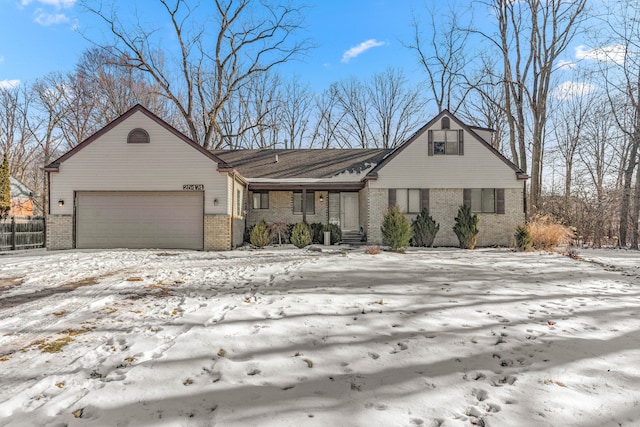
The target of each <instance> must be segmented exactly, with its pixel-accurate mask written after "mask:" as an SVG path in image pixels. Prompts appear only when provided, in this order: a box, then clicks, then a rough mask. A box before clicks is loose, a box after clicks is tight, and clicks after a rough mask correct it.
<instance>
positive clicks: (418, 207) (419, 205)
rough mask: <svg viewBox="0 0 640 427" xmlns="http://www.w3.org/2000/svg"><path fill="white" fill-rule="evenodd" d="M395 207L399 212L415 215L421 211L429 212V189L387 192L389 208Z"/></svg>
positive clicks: (401, 189) (391, 190) (400, 189)
mask: <svg viewBox="0 0 640 427" xmlns="http://www.w3.org/2000/svg"><path fill="white" fill-rule="evenodd" d="M393 205H396V206H398V209H400V212H404V213H409V214H417V213H420V211H422V209H427V211H428V210H429V189H428V188H423V189H415V188H410V189H404V188H396V189H393V188H392V189H390V190H389V206H393Z"/></svg>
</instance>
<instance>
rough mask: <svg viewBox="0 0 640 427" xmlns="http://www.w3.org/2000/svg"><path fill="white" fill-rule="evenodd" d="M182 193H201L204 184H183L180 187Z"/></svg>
mask: <svg viewBox="0 0 640 427" xmlns="http://www.w3.org/2000/svg"><path fill="white" fill-rule="evenodd" d="M182 190H184V191H202V190H204V184H185V185H183V186H182Z"/></svg>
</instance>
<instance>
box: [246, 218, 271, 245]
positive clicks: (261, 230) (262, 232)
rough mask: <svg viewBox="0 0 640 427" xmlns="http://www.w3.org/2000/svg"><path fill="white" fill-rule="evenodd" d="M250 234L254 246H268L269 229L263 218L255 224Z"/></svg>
mask: <svg viewBox="0 0 640 427" xmlns="http://www.w3.org/2000/svg"><path fill="white" fill-rule="evenodd" d="M249 236H250V237H249V241H250V242H251V244H252V245H253V246H257V247H259V248H262V247H264V246H267V245H268V244H269V229H268V228H267V223H266V222H264V220H261V221H260V222H259V223H257V224H256V225H254V226H253V228H252V229H251V233H250V235H249Z"/></svg>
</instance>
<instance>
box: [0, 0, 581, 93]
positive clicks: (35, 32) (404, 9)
mask: <svg viewBox="0 0 640 427" xmlns="http://www.w3.org/2000/svg"><path fill="white" fill-rule="evenodd" d="M151 1H152V0H144V1H142V0H139V1H138V4H140V5H144V4H146V2H151ZM115 2H119V6H122V7H123V8H126V7H127V6H128V5H130V4H131V0H129V1H127V0H114V1H105V2H104V3H106V4H111V3H115ZM304 3H305V4H306V5H308V6H309V8H308V9H307V13H306V29H305V31H304V33H303V34H300V36H301V37H304V36H307V37H309V38H310V39H311V40H312V42H313V43H314V44H315V45H316V46H317V47H316V48H315V49H313V50H312V51H311V52H309V54H308V55H307V56H306V57H305V58H303V60H301V61H296V62H293V63H288V64H285V66H284V67H282V68H281V69H280V70H281V73H282V74H283V75H289V74H299V75H300V76H301V78H302V81H303V82H309V83H310V85H311V87H312V89H314V90H315V91H318V92H319V91H321V90H323V89H324V88H326V87H327V86H328V85H329V84H330V83H332V82H335V81H339V80H342V79H344V78H347V77H349V76H357V77H359V78H363V79H364V78H368V77H369V76H370V75H372V74H373V73H375V72H380V71H383V70H385V69H386V68H387V67H389V66H393V67H399V68H401V69H402V70H403V71H404V73H405V75H406V76H407V77H408V78H409V79H410V80H411V81H412V82H416V83H418V82H419V81H420V80H421V79H423V78H424V71H423V70H421V69H420V66H419V65H418V63H417V60H416V58H415V55H414V54H413V53H412V52H411V51H410V50H408V49H407V48H405V47H404V46H403V45H402V43H403V42H405V43H406V42H408V41H409V40H410V37H411V19H412V13H414V12H415V13H416V14H417V15H418V16H420V15H423V16H424V15H426V10H427V9H426V6H427V5H429V4H436V5H438V6H437V7H438V8H441V9H443V12H446V10H447V9H448V6H449V5H450V2H442V1H438V0H305V1H304ZM458 4H462V5H464V4H467V2H466V1H464V0H460V1H458ZM444 5H447V7H443V6H444ZM146 9H149V8H146ZM150 19H151V20H153V19H156V20H157V22H154V23H155V24H158V25H159V24H164V23H165V22H164V21H163V17H160V16H156V17H154V16H151V17H150ZM482 19H483V18H482V17H479V16H477V15H476V16H475V20H476V22H478V21H482ZM77 28H84V29H90V30H95V29H97V28H104V27H103V26H102V24H101V23H99V22H98V21H97V20H96V18H95V17H94V16H92V15H90V14H87V13H84V12H83V11H82V9H81V7H80V6H79V5H78V4H77V2H76V0H0V40H1V42H0V85H3V86H6V85H10V84H17V83H18V82H25V83H29V82H32V81H33V80H35V79H36V78H38V77H43V76H45V75H46V74H47V73H49V72H54V71H60V72H66V71H70V70H71V69H72V68H73V66H74V65H75V63H76V62H77V61H78V59H79V57H80V56H81V54H82V53H83V51H84V50H85V49H87V48H89V47H90V46H91V45H90V42H89V41H87V40H86V39H85V38H84V37H83V36H82V35H81V34H80V32H79V31H77ZM581 44H583V41H582V40H581V39H580V38H578V39H576V41H575V43H574V44H573V45H572V46H571V47H570V49H568V51H567V53H566V55H565V57H564V59H563V61H566V62H567V63H570V62H571V61H574V60H575V58H576V53H578V54H580V52H582V53H584V52H587V53H588V50H586V51H585V49H586V48H584V47H582V48H580V47H579V46H580V45H581ZM580 49H582V51H580ZM578 56H579V55H578Z"/></svg>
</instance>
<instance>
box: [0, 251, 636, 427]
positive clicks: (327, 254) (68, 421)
mask: <svg viewBox="0 0 640 427" xmlns="http://www.w3.org/2000/svg"><path fill="white" fill-rule="evenodd" d="M580 255H581V256H582V257H583V258H584V259H585V260H573V259H570V258H568V257H565V256H561V255H558V254H547V253H537V252H536V253H514V252H511V251H509V250H507V249H480V250H475V251H463V250H457V249H429V250H427V249H425V250H411V251H409V252H408V253H407V254H404V255H403V254H395V253H386V252H385V253H382V254H378V255H367V254H365V253H364V252H363V249H362V248H359V249H353V250H343V251H341V250H333V251H322V252H318V251H311V250H298V249H295V248H292V247H287V248H270V249H266V250H237V251H233V252H223V253H215V252H189V251H124V250H123V251H64V252H32V253H22V254H14V255H2V256H0V425H16V426H22V425H48V426H64V425H70V426H76V425H77V426H104V425H114V426H116V425H117V426H165V425H167V426H168V425H171V426H210V425H219V426H360V425H362V426H412V425H413V426H420V425H423V426H470V425H484V426H632V425H635V426H637V425H640V363H639V361H640V314H639V313H640V256H639V254H638V253H637V252H631V251H614V250H610V251H605V250H602V251H587V250H582V251H580Z"/></svg>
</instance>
